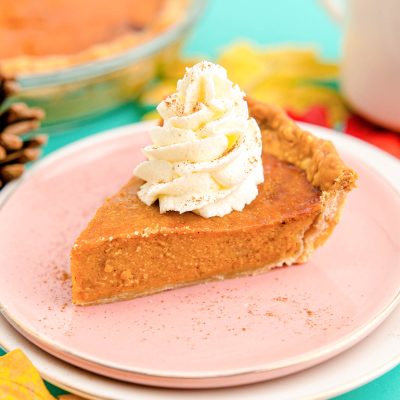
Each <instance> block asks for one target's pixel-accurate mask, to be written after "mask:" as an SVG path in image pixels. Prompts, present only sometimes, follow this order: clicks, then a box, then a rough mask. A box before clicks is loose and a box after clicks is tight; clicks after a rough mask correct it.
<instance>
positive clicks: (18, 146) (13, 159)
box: [0, 74, 47, 188]
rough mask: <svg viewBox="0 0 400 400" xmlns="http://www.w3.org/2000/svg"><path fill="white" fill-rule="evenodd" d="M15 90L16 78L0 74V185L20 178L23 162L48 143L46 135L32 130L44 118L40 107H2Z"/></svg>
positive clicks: (17, 105) (34, 158)
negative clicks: (33, 132) (34, 132)
mask: <svg viewBox="0 0 400 400" xmlns="http://www.w3.org/2000/svg"><path fill="white" fill-rule="evenodd" d="M17 91H18V86H17V84H16V82H15V80H14V79H12V78H6V77H4V76H2V75H1V74H0V188H1V187H3V186H4V185H5V184H6V183H8V182H10V181H12V180H13V179H16V178H19V177H20V176H21V175H22V174H23V172H24V169H25V165H24V164H26V163H28V162H30V161H34V160H36V159H37V158H38V157H39V156H40V153H41V150H40V147H41V146H43V145H44V144H46V143H47V136H46V135H43V134H35V135H34V134H31V131H32V130H35V129H37V128H38V127H39V126H40V121H41V120H42V119H43V118H44V112H43V110H42V109H40V108H31V107H28V106H27V105H26V104H25V103H14V104H12V105H10V106H9V107H7V108H6V109H5V110H2V108H3V106H4V104H5V103H6V101H7V99H8V98H9V97H10V96H11V95H13V94H15V93H16V92H17Z"/></svg>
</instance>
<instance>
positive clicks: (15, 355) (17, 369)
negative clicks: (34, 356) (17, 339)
mask: <svg viewBox="0 0 400 400" xmlns="http://www.w3.org/2000/svg"><path fill="white" fill-rule="evenodd" d="M0 399H1V400H16V399H18V400H54V397H53V396H51V395H50V393H49V392H48V391H47V389H46V386H45V385H44V383H43V381H42V378H41V377H40V375H39V372H38V371H37V370H36V368H35V367H34V366H33V364H32V363H31V362H30V361H29V359H28V358H27V357H26V356H25V354H24V353H23V352H22V351H21V350H19V349H17V350H13V351H11V352H10V353H8V354H6V355H4V356H2V357H0Z"/></svg>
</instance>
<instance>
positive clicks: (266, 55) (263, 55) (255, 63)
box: [218, 42, 338, 91]
mask: <svg viewBox="0 0 400 400" xmlns="http://www.w3.org/2000/svg"><path fill="white" fill-rule="evenodd" d="M218 63H220V64H221V65H222V66H223V67H225V68H226V69H227V70H228V74H229V77H230V79H231V80H232V81H234V82H236V83H238V84H239V86H240V87H241V88H243V89H244V90H245V91H248V90H251V89H252V88H253V87H254V86H256V85H257V84H259V83H260V82H261V81H262V80H264V79H266V78H287V79H293V78H296V79H299V80H315V81H326V80H333V79H336V78H337V76H338V66H337V64H334V63H327V62H324V61H322V60H321V59H320V58H319V56H318V54H317V52H316V51H315V50H314V49H299V48H291V47H275V48H269V49H261V48H259V47H256V46H253V45H251V44H249V43H246V42H239V43H236V44H233V45H232V46H230V47H228V48H227V49H225V50H224V51H223V52H222V54H221V56H220V58H219V59H218Z"/></svg>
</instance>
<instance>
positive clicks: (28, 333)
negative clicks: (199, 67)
mask: <svg viewBox="0 0 400 400" xmlns="http://www.w3.org/2000/svg"><path fill="white" fill-rule="evenodd" d="M153 125H154V121H149V122H139V123H134V124H128V125H124V126H121V127H118V128H113V129H109V130H106V131H102V132H99V133H97V134H94V135H91V136H89V137H86V138H84V139H81V140H78V141H75V142H73V143H71V144H68V145H66V146H63V147H61V148H60V149H58V150H56V151H54V152H53V153H51V154H50V155H48V156H46V157H44V158H43V159H42V160H40V161H38V162H37V163H36V164H35V165H34V166H33V167H32V168H31V169H30V170H29V171H28V172H27V173H26V174H25V175H24V176H23V177H22V179H20V180H18V181H16V182H13V183H11V184H10V185H7V186H10V187H6V188H5V189H4V190H3V191H2V192H0V209H1V208H2V206H4V204H5V203H6V202H7V201H8V200H9V199H10V197H11V196H12V194H13V192H14V191H15V190H16V189H17V188H18V187H19V186H20V185H22V184H23V183H24V182H25V181H26V180H28V179H29V178H30V176H31V175H32V174H33V173H35V171H37V170H40V169H42V168H43V167H45V166H46V165H48V164H50V163H52V162H54V161H56V160H57V159H59V158H64V157H65V156H67V155H68V154H70V153H73V152H75V151H77V150H83V149H85V148H87V147H89V146H91V145H93V144H98V143H101V142H107V141H109V140H113V139H115V138H121V137H125V136H130V135H134V134H138V133H143V131H144V130H147V129H148V128H149V127H151V126H153ZM299 125H300V126H302V127H303V128H306V129H308V130H311V131H312V132H313V134H315V135H316V136H319V137H323V138H325V139H328V140H332V141H333V142H334V143H335V142H337V141H338V142H339V144H340V142H341V141H342V142H343V141H344V142H347V143H352V144H353V145H354V146H355V147H359V148H360V147H364V148H365V149H367V150H368V153H370V154H371V153H375V156H379V158H381V159H382V158H384V159H386V160H387V162H389V163H393V166H394V165H396V167H398V165H397V163H398V161H397V159H395V158H394V157H392V156H391V155H388V154H387V153H386V152H384V151H382V150H380V149H378V148H375V146H372V145H370V144H368V143H366V142H364V141H362V140H359V139H357V138H353V137H352V136H349V135H345V134H343V133H341V132H337V131H333V130H331V129H328V128H323V127H320V126H316V125H312V124H304V123H300V124H299ZM340 145H341V144H340ZM347 151H348V150H347ZM348 152H349V153H351V154H353V155H354V157H356V158H357V159H359V160H361V161H363V162H366V163H367V164H368V165H369V166H370V167H372V168H373V170H374V172H376V173H378V174H379V176H380V178H381V179H383V180H384V181H385V182H386V183H387V184H388V185H389V186H390V187H391V188H392V189H393V190H394V193H395V194H397V195H399V194H400V183H399V182H400V180H399V181H396V178H395V177H394V178H393V181H392V180H389V179H387V176H386V174H385V175H384V174H382V173H381V172H380V171H379V170H377V168H376V166H375V165H374V164H373V163H372V162H371V160H370V159H369V156H368V155H365V154H362V152H359V153H357V154H355V152H354V151H348ZM399 165H400V164H399ZM398 304H400V287H399V289H398V292H397V294H396V295H395V296H394V297H393V299H392V300H391V302H390V303H388V304H386V306H385V307H383V309H381V310H380V311H379V312H378V313H377V314H375V315H374V316H373V317H372V318H370V319H369V320H368V321H367V322H366V323H364V324H362V325H360V326H358V327H357V328H356V329H355V330H353V331H352V332H350V333H348V334H346V335H345V336H343V337H341V338H339V339H337V340H336V341H334V342H333V343H332V342H331V343H328V344H327V345H324V346H321V347H320V348H319V349H317V350H312V351H309V352H307V353H304V354H302V355H299V356H295V357H290V358H286V359H284V360H279V361H275V362H273V363H268V364H264V365H260V366H256V367H242V368H233V369H229V370H225V371H223V372H218V373H216V372H217V371H207V372H203V371H202V372H185V371H174V372H172V373H171V372H169V371H165V370H155V369H151V370H149V369H146V368H133V369H132V368H126V367H124V366H121V365H118V364H114V363H104V362H103V361H102V360H101V359H98V358H97V357H93V356H89V357H88V356H87V354H85V353H82V352H80V351H78V352H77V351H71V350H70V349H67V348H66V347H65V346H63V345H62V344H59V343H57V341H53V340H49V339H45V340H44V339H42V338H41V337H40V334H38V333H36V332H33V331H32V330H31V329H30V328H27V327H25V326H24V324H22V323H21V322H20V321H18V320H17V319H16V318H13V317H12V315H11V313H10V311H9V310H8V309H7V307H5V306H4V305H3V303H2V301H1V300H0V312H1V313H2V314H3V316H4V317H5V318H6V319H7V321H8V322H9V323H10V324H11V325H12V326H13V327H14V328H15V329H17V330H18V332H20V333H21V334H22V335H23V336H25V337H27V338H28V339H29V340H30V341H33V343H35V344H36V345H37V346H39V347H41V348H42V349H46V348H48V347H50V348H51V349H55V350H56V352H54V351H52V354H53V355H54V356H55V357H57V358H61V359H63V360H65V358H63V356H64V355H67V357H68V358H70V357H72V358H74V359H75V360H80V361H83V362H84V363H89V364H92V365H97V366H99V367H100V368H105V369H108V370H114V371H118V372H120V373H121V372H122V373H129V374H130V375H132V376H134V377H138V376H139V377H140V376H142V377H143V376H147V377H153V378H167V379H170V380H176V379H179V380H188V379H190V380H198V381H201V380H205V379H213V378H214V379H218V378H234V377H238V376H243V375H249V374H251V375H254V374H260V373H263V372H264V373H265V372H268V371H271V370H279V369H282V368H289V367H291V366H296V365H301V364H306V363H308V362H312V361H313V360H318V359H323V360H324V359H326V358H328V357H329V355H330V354H332V355H335V354H338V353H340V352H341V351H344V350H346V349H347V348H349V347H351V346H352V345H354V344H355V343H357V342H358V341H360V340H362V339H363V338H364V337H365V336H366V335H367V334H369V333H370V332H371V331H372V330H374V329H375V328H376V327H377V326H378V325H380V324H381V323H382V322H383V321H384V320H385V319H386V318H387V317H388V316H389V314H390V313H391V312H392V311H393V310H394V308H395V307H396V306H397V305H398ZM56 353H57V354H56ZM324 357H325V358H324ZM76 365H77V364H76Z"/></svg>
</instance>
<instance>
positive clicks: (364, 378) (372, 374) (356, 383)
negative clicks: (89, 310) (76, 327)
mask: <svg viewBox="0 0 400 400" xmlns="http://www.w3.org/2000/svg"><path fill="white" fill-rule="evenodd" d="M394 312H398V314H399V316H400V307H397V308H396V309H395V310H394ZM0 319H3V320H4V322H5V323H6V324H7V325H8V326H9V328H10V330H12V332H13V335H16V336H17V338H18V339H17V340H18V341H19V340H21V339H22V341H26V342H27V344H28V346H32V348H33V349H34V351H35V352H38V353H39V357H44V358H49V359H50V360H52V361H56V362H59V363H61V364H63V365H62V367H63V368H76V369H78V368H79V367H76V366H74V365H70V364H68V363H67V362H66V361H64V360H61V359H59V358H57V357H55V356H53V355H51V354H49V353H47V352H46V351H45V350H43V349H42V348H40V347H37V346H36V345H35V344H33V343H32V342H30V341H29V340H28V339H27V338H25V337H24V336H23V335H22V334H20V333H19V332H18V331H16V330H14V328H13V326H12V325H11V324H9V322H8V321H7V320H6V318H5V317H4V316H0ZM0 323H1V322H0ZM382 325H383V326H384V325H385V322H384V323H383V324H382ZM378 329H382V328H381V327H378ZM374 334H375V332H373V333H372V335H371V336H372V337H373V335H374ZM359 345H362V344H361V343H357V344H356V345H355V346H354V347H355V348H356V347H357V346H359ZM0 347H1V348H3V349H4V350H5V351H7V352H9V351H11V350H10V349H9V348H8V346H7V345H5V344H4V339H0ZM18 348H21V349H22V350H24V347H23V346H20V343H19V346H18ZM351 350H352V349H350V350H349V351H351ZM42 362H43V360H42ZM329 362H332V360H328V361H326V363H329ZM399 365H400V353H399V354H398V355H397V356H395V357H393V358H391V359H390V360H389V361H386V362H383V363H382V364H380V365H379V366H378V367H377V368H374V369H372V370H371V371H369V372H368V373H365V374H363V375H361V377H358V378H357V379H355V380H352V381H350V382H347V383H344V384H342V385H341V386H338V387H335V389H332V390H324V391H321V392H319V393H314V394H312V395H308V396H305V397H302V398H301V399H298V400H317V399H327V398H331V397H334V396H338V395H341V394H344V393H347V392H348V391H351V390H354V389H356V388H359V387H361V386H363V385H366V384H368V383H369V382H371V381H373V380H374V379H377V378H379V377H381V376H382V375H384V374H385V373H387V372H389V371H390V370H392V369H393V368H396V367H397V366H399ZM313 368H318V365H316V366H314V367H311V368H310V369H309V370H312V369H313ZM37 369H38V370H39V372H40V375H41V376H42V378H43V379H45V380H47V381H48V382H50V383H52V384H54V385H55V386H58V387H60V388H62V389H64V390H67V391H69V392H71V393H74V394H76V395H80V396H83V397H85V398H88V399H93V400H117V397H107V398H104V397H102V398H100V397H98V395H97V394H93V392H92V393H90V392H88V391H87V390H86V389H85V388H82V387H81V388H77V387H74V386H73V385H72V384H68V383H63V382H61V381H60V379H58V378H54V377H51V376H50V375H49V374H46V373H45V372H41V371H40V370H41V368H40V366H38V365H37ZM309 370H307V371H302V372H304V373H308V372H309ZM302 372H300V374H301V373H302ZM84 373H85V374H89V375H93V376H95V377H96V378H98V379H101V380H111V381H115V383H116V384H119V383H122V384H126V383H127V382H123V381H118V380H114V379H110V378H108V377H105V376H102V375H98V374H95V373H94V372H91V371H87V370H85V371H84ZM291 378H292V375H288V376H285V377H282V378H281V379H283V380H285V379H288V380H290V379H291ZM104 383H105V382H104ZM113 383H114V382H113ZM261 384H266V382H261ZM251 386H252V385H246V386H244V387H241V388H235V389H237V390H241V389H243V388H246V387H251ZM135 387H141V386H140V385H135ZM150 389H153V388H150ZM154 389H155V390H160V388H154ZM225 389H230V388H229V387H228V388H225ZM133 390H134V389H133ZM161 390H163V389H161ZM167 390H168V391H171V389H167ZM176 390H179V391H180V389H172V391H176ZM211 390H213V389H211ZM217 390H224V388H222V389H217ZM200 392H203V391H202V390H201V391H200ZM204 393H207V398H209V397H208V394H209V390H205V391H204Z"/></svg>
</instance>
